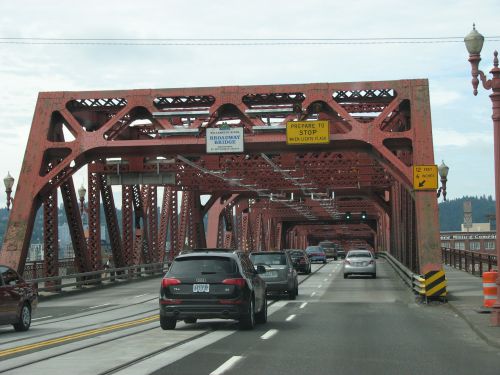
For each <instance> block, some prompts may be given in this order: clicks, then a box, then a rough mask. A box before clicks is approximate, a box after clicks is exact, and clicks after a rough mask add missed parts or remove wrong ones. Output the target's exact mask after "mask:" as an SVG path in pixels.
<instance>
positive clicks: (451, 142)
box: [432, 129, 493, 147]
mask: <svg viewBox="0 0 500 375" xmlns="http://www.w3.org/2000/svg"><path fill="white" fill-rule="evenodd" d="M432 133H433V134H432V136H433V140H434V147H467V146H470V145H472V144H483V145H484V144H487V145H493V134H492V133H487V132H484V133H483V132H467V133H465V132H461V131H457V130H450V129H434V130H433V131H432Z"/></svg>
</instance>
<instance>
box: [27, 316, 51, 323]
mask: <svg viewBox="0 0 500 375" xmlns="http://www.w3.org/2000/svg"><path fill="white" fill-rule="evenodd" d="M49 318H52V315H47V316H41V317H40V318H33V319H31V321H33V322H34V321H35V320H40V319H49Z"/></svg>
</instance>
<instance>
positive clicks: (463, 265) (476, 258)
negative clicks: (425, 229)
mask: <svg viewBox="0 0 500 375" xmlns="http://www.w3.org/2000/svg"><path fill="white" fill-rule="evenodd" d="M441 255H442V259H443V263H444V264H446V265H449V266H451V267H454V268H457V269H459V270H462V271H466V272H468V273H471V274H473V275H478V276H482V275H483V272H487V271H490V270H491V269H493V266H497V268H498V259H497V256H496V254H489V253H479V252H477V251H469V250H458V249H449V248H446V247H442V248H441Z"/></svg>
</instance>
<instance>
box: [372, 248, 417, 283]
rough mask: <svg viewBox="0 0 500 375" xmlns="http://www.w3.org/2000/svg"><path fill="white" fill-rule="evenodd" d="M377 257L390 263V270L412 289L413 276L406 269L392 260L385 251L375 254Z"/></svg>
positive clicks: (394, 259) (395, 260) (397, 261)
mask: <svg viewBox="0 0 500 375" xmlns="http://www.w3.org/2000/svg"><path fill="white" fill-rule="evenodd" d="M377 255H378V256H382V257H383V258H385V259H387V261H388V262H389V263H390V265H391V266H392V268H394V270H395V271H396V272H397V273H398V274H399V276H400V277H401V279H403V281H404V282H405V283H406V285H408V286H409V287H410V288H412V289H413V276H414V273H413V272H412V271H411V270H410V269H408V268H406V267H405V266H404V265H403V264H402V263H401V262H400V261H399V260H397V259H396V258H394V257H393V256H392V255H391V254H389V253H388V252H385V251H381V252H378V253H377Z"/></svg>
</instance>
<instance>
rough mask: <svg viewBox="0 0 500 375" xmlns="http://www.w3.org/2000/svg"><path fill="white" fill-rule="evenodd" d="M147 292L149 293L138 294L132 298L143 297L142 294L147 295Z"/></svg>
mask: <svg viewBox="0 0 500 375" xmlns="http://www.w3.org/2000/svg"><path fill="white" fill-rule="evenodd" d="M148 294H149V293H144V294H139V295H138V296H134V298H139V297H144V296H147V295H148Z"/></svg>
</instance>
